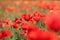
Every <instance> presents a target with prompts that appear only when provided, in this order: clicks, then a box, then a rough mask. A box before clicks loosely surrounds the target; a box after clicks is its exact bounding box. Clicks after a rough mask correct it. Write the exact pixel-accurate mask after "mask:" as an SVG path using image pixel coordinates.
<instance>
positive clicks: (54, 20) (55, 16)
mask: <svg viewBox="0 0 60 40" xmlns="http://www.w3.org/2000/svg"><path fill="white" fill-rule="evenodd" d="M44 21H45V25H46V26H47V27H48V28H49V29H52V30H56V31H60V12H55V11H52V12H49V13H48V14H47V15H46V17H45V19H44Z"/></svg>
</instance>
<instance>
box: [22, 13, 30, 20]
mask: <svg viewBox="0 0 60 40" xmlns="http://www.w3.org/2000/svg"><path fill="white" fill-rule="evenodd" d="M22 17H23V18H24V19H25V20H27V21H29V20H30V19H31V15H30V14H23V15H22Z"/></svg>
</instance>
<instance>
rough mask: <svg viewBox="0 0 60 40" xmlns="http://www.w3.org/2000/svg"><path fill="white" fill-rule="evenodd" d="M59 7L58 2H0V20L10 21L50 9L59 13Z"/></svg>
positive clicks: (42, 0)
mask: <svg viewBox="0 0 60 40" xmlns="http://www.w3.org/2000/svg"><path fill="white" fill-rule="evenodd" d="M46 7H48V8H46ZM59 7H60V0H0V18H2V19H3V20H4V19H6V18H10V19H11V20H12V19H14V18H16V17H20V16H21V14H27V13H30V14H31V13H33V12H34V11H36V10H38V11H39V12H40V11H43V12H44V13H47V12H48V11H49V10H50V9H53V10H55V11H59V10H60V8H59Z"/></svg>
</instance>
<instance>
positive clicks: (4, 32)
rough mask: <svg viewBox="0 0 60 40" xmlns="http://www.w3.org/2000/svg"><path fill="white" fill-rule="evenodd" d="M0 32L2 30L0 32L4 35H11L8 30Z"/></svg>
mask: <svg viewBox="0 0 60 40" xmlns="http://www.w3.org/2000/svg"><path fill="white" fill-rule="evenodd" d="M1 32H2V34H3V36H4V37H7V36H12V33H11V31H10V30H3V31H1Z"/></svg>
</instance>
